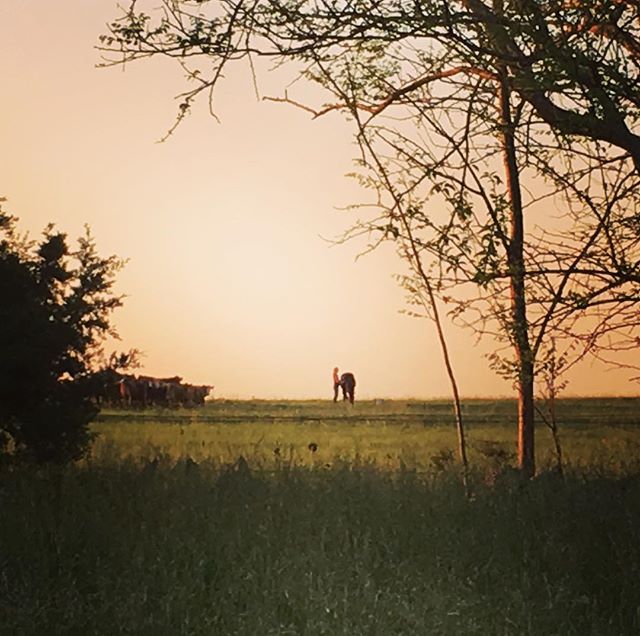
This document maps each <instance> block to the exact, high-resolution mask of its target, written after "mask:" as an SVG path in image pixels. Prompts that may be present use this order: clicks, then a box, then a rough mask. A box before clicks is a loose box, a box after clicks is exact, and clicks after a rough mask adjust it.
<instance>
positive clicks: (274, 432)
mask: <svg viewBox="0 0 640 636" xmlns="http://www.w3.org/2000/svg"><path fill="white" fill-rule="evenodd" d="M639 405H640V402H639V401H637V400H626V399H625V400H571V401H563V402H561V404H560V405H559V413H560V415H559V419H560V425H561V435H562V442H563V446H564V450H565V454H566V456H567V458H568V462H569V466H568V469H567V471H566V475H565V478H564V480H563V479H560V478H559V477H558V476H557V475H555V474H553V473H546V474H542V475H541V476H540V477H538V478H536V479H534V480H531V481H529V482H526V483H524V482H521V481H520V480H518V479H517V478H515V477H514V475H513V474H511V473H509V472H508V471H507V472H505V473H502V474H501V473H500V471H499V469H500V468H504V467H505V465H506V464H508V463H509V461H510V459H511V458H512V454H513V452H514V451H515V445H514V440H515V426H514V424H513V414H514V409H515V407H514V404H513V403H509V402H506V401H482V400H478V401H471V402H467V403H466V404H465V415H466V418H467V424H468V427H469V440H470V445H471V449H472V453H471V458H472V464H473V473H472V476H471V481H472V489H473V496H472V497H468V496H467V494H466V493H465V491H464V489H463V487H462V485H461V481H460V478H459V474H458V472H457V470H456V466H455V464H454V463H453V462H451V461H450V460H449V454H448V453H449V451H450V450H451V449H453V448H454V447H455V432H454V430H453V428H452V418H451V413H450V406H449V405H448V404H447V403H445V402H426V403H425V402H414V401H409V402H401V403H399V402H385V403H357V404H356V406H355V408H351V407H349V406H347V405H344V404H337V405H334V404H332V403H322V402H258V401H256V402H215V403H213V404H210V405H207V406H206V407H205V408H204V409H202V410H198V411H196V410H194V411H186V410H180V411H163V412H137V413H136V412H131V413H128V412H117V411H111V412H106V413H104V414H103V415H102V416H101V417H100V419H99V421H98V422H97V423H96V424H95V425H94V430H95V432H96V433H97V434H98V438H97V440H96V444H95V448H94V452H93V455H92V457H91V458H90V460H88V461H86V462H81V463H79V464H77V465H73V466H68V467H65V468H61V469H56V468H53V467H50V468H38V469H36V468H27V467H21V468H16V467H13V468H12V467H4V468H1V469H0V511H1V514H2V521H1V523H0V634H2V635H4V634H7V635H9V634H11V635H13V634H17V635H19V634H82V635H84V634H104V635H110V634H149V635H151V634H154V635H155V634H160V635H163V634H166V635H173V634H202V635H209V634H211V635H227V634H242V635H247V636H253V635H256V636H262V635H275V634H282V635H284V634H296V635H297V634H304V635H316V634H317V635H320V634H324V635H334V634H335V635H337V634H344V635H360V634H362V635H365V634H366V635H369V634H371V635H380V636H386V635H391V634H406V635H413V634H416V635H422V634H447V635H448V634H451V635H461V634H478V635H480V634H482V635H494V634H495V635H499V634H509V635H511V634H513V635H514V636H515V635H520V634H532V635H533V634H535V635H540V636H543V635H544V636H546V635H551V634H557V635H558V636H560V635H563V636H564V635H571V634H576V635H578V634H581V635H582V634H592V635H594V636H595V635H598V636H599V635H611V636H614V635H616V636H617V635H626V634H638V633H639V632H640V586H639V585H638V584H637V572H638V571H639V569H640V542H639V541H638V528H640V471H639V470H638V466H639V463H638V460H639V459H640V453H638V448H639V447H638V444H639V443H640V426H639V425H640V421H639V420H640V418H639V417H638V409H637V407H638V406H639ZM538 441H539V444H538V460H539V463H540V464H544V463H545V462H550V461H551V454H550V448H551V446H550V444H549V440H548V434H547V431H546V430H545V429H544V428H543V427H540V428H539V431H538ZM312 442H313V443H315V444H317V446H318V449H317V451H316V452H315V453H312V452H311V451H310V450H309V447H308V446H309V444H310V443H312ZM239 457H242V458H243V459H242V460H239V459H238V458H239ZM488 476H491V478H490V479H488Z"/></svg>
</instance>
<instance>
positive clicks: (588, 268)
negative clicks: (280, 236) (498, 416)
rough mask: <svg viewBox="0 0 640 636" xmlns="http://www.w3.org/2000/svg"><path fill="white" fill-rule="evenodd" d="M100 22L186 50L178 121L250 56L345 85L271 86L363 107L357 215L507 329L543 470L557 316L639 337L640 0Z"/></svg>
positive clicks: (418, 281) (369, 0) (285, 7)
mask: <svg viewBox="0 0 640 636" xmlns="http://www.w3.org/2000/svg"><path fill="white" fill-rule="evenodd" d="M102 42H103V48H104V49H105V50H107V51H111V52H114V51H115V52H118V53H119V54H120V56H121V57H119V58H118V59H116V60H114V61H113V63H123V62H128V61H132V60H136V59H141V58H145V57H150V56H157V55H164V56H168V57H170V58H175V59H177V60H178V61H179V62H180V63H181V64H182V65H183V67H184V68H185V71H186V72H187V76H188V78H189V80H190V81H191V82H192V86H193V87H192V88H190V89H189V90H188V91H187V92H185V93H184V94H183V95H182V96H181V97H182V99H181V104H180V111H179V114H178V119H177V123H179V122H180V120H181V119H182V118H183V117H184V116H185V115H186V114H187V113H188V112H189V109H190V107H191V105H192V103H193V102H194V100H195V99H196V98H197V97H198V96H199V95H201V94H203V93H204V94H207V93H208V94H209V98H210V100H211V99H212V97H211V96H212V91H213V90H214V88H215V86H216V85H217V83H218V82H219V81H221V78H222V77H223V74H224V72H225V71H226V70H227V68H228V67H229V66H230V65H231V64H232V63H234V62H236V61H238V60H244V59H249V60H250V61H251V60H253V58H255V57H266V58H271V59H273V60H275V61H276V62H277V63H278V64H282V63H283V62H290V63H292V64H293V67H294V68H295V71H296V72H297V73H298V74H299V75H300V76H302V77H303V78H305V79H307V80H310V81H312V82H315V83H316V84H319V85H320V86H321V87H322V88H323V89H324V90H325V91H326V92H327V93H328V95H329V101H328V102H327V103H326V104H323V105H321V106H316V107H313V106H310V105H309V104H306V103H301V102H300V101H299V100H295V99H294V98H292V97H291V96H290V95H289V94H288V93H287V92H285V94H284V96H279V97H275V98H273V99H275V100H276V101H283V102H288V103H290V104H294V105H296V106H299V107H302V108H305V109H306V110H309V111H310V112H312V113H313V114H314V116H320V115H323V114H325V113H328V112H332V111H342V112H345V113H347V115H348V116H349V117H350V118H351V119H352V120H353V121H354V123H355V125H356V134H357V137H358V141H359V144H360V148H361V157H360V167H361V174H360V178H361V180H362V183H363V185H365V186H367V187H369V188H371V189H372V190H373V191H374V192H375V193H376V199H375V200H374V203H375V204H376V205H377V207H378V209H379V210H380V212H381V214H380V216H379V217H377V218H375V219H368V220H366V221H364V222H362V223H360V224H357V225H356V227H355V228H354V233H357V232H361V231H364V232H368V233H373V234H375V233H377V235H378V239H375V240H374V244H375V242H376V241H381V240H394V241H396V242H397V243H398V245H399V249H400V253H401V255H403V257H404V258H405V260H407V262H408V264H409V265H410V269H411V271H412V272H413V273H414V274H415V275H416V276H415V277H414V282H415V285H414V288H415V290H416V292H417V293H418V294H423V296H424V294H425V292H426V295H427V296H429V288H431V289H432V290H433V291H434V292H435V293H436V294H437V295H438V297H439V298H440V300H441V301H443V302H445V303H446V304H448V305H450V307H451V308H452V309H451V312H452V313H453V315H454V317H456V318H457V319H459V320H462V321H464V322H466V324H468V325H470V326H471V327H473V328H475V329H477V330H478V331H480V332H481V333H484V334H490V335H492V336H494V337H496V338H498V339H500V340H503V341H504V342H505V343H508V345H509V346H510V348H511V352H512V353H511V354H510V355H508V356H507V357H505V356H504V355H500V354H496V355H495V356H494V359H493V362H494V365H495V367H496V368H497V369H499V370H500V371H501V372H503V373H505V374H507V375H509V376H510V377H513V378H514V380H515V383H516V386H517V391H518V398H519V399H518V404H519V409H518V410H519V414H518V457H519V464H520V467H521V468H522V469H523V470H524V472H525V473H526V474H533V472H534V471H535V453H534V378H535V373H536V366H535V365H536V359H537V357H538V356H539V355H540V354H541V352H542V350H543V349H544V347H545V346H546V342H548V338H549V336H550V335H554V337H555V338H556V342H559V340H560V338H561V337H564V338H565V339H567V340H572V339H573V340H575V339H578V340H579V342H581V343H582V344H583V345H584V346H583V347H582V351H581V353H580V354H579V355H585V353H586V352H589V351H590V352H595V351H599V350H606V349H610V350H611V349H616V348H618V347H619V346H624V345H621V344H620V343H621V342H625V339H626V342H627V343H628V342H630V340H628V339H629V338H633V333H634V328H635V322H634V320H632V316H633V315H634V313H635V303H636V302H637V300H638V298H639V297H640V289H639V283H640V270H639V269H638V260H639V259H638V256H639V254H638V223H637V209H638V208H637V204H638V201H637V193H638V176H639V173H640V137H638V135H636V134H635V133H634V132H633V129H634V127H635V126H637V124H638V117H639V115H640V111H639V106H640V88H639V87H640V84H639V83H638V79H639V78H638V74H639V71H640V56H639V51H640V44H639V43H640V5H639V4H638V3H637V2H631V3H622V2H618V1H616V0H591V1H589V0H587V1H585V2H579V3H577V2H571V1H570V0H567V1H564V0H547V1H544V2H543V1H534V0H514V1H503V0H494V2H493V3H491V4H486V3H485V2H482V1H481V0H454V1H453V2H449V1H447V2H445V1H443V0H422V1H421V2H417V3H416V2H403V1H402V0H401V1H400V2H397V1H396V0H382V1H380V0H375V1H373V0H355V1H346V2H341V1H339V0H321V1H312V0H294V1H293V2H291V1H289V0H268V1H267V0H264V1H263V0H256V1H254V2H252V3H249V4H245V3H244V2H242V0H239V1H236V0H223V1H222V2H217V3H211V2H209V1H208V0H198V1H195V0H194V1H189V0H164V1H163V2H161V3H160V11H159V12H158V13H157V18H152V16H151V14H150V13H146V12H145V11H144V10H143V9H141V3H140V2H132V3H131V4H130V6H129V9H128V10H126V11H125V12H124V13H123V15H122V17H121V18H120V19H119V20H117V21H115V22H114V23H112V24H111V25H110V33H109V34H108V35H106V36H103V38H102ZM619 151H622V152H619ZM616 152H617V154H616ZM523 180H525V181H526V186H527V187H525V186H523V182H524V181H523ZM532 184H533V185H532ZM551 201H553V204H554V206H558V207H560V206H562V211H561V220H560V221H555V224H554V223H551V224H547V225H546V227H544V226H541V227H540V228H538V229H536V228H535V227H534V226H533V224H532V223H531V222H530V221H528V219H529V218H531V217H532V216H533V215H536V217H537V218H542V215H541V214H539V212H538V211H539V210H540V209H541V208H544V205H545V204H546V202H551ZM434 203H438V205H434ZM543 211H544V210H543ZM547 216H548V215H547ZM474 312H475V318H473V317H472V316H473V315H474ZM470 316H471V317H470ZM580 327H581V328H582V331H580V329H579V328H580ZM616 338H617V339H616ZM569 348H570V346H569V345H568V347H567V349H569ZM573 350H576V351H578V350H579V349H578V348H576V347H574V349H573Z"/></svg>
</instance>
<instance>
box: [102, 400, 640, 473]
mask: <svg viewBox="0 0 640 636" xmlns="http://www.w3.org/2000/svg"><path fill="white" fill-rule="evenodd" d="M557 410H558V420H559V422H560V428H561V432H560V435H561V440H562V445H563V451H564V454H565V457H566V461H567V462H568V463H569V464H570V465H573V466H580V465H584V464H592V463H593V462H596V463H598V464H600V465H603V464H605V463H607V462H608V461H609V460H610V459H614V463H615V462H617V461H618V459H619V458H631V457H633V456H634V455H636V454H638V455H640V453H636V451H637V450H638V449H640V446H639V445H640V399H630V398H617V399H614V398H612V399H589V400H587V399H575V400H561V401H559V403H558V409H557ZM463 413H464V418H465V427H466V429H467V437H468V444H469V449H470V453H469V454H470V460H471V462H472V463H473V464H474V465H477V466H480V467H482V466H486V465H487V464H491V463H495V462H496V461H501V462H506V463H508V462H509V461H512V460H513V459H514V458H515V453H516V433H515V430H516V429H515V420H516V404H515V402H513V401H509V400H469V401H466V402H465V403H464V408H463ZM93 430H94V432H96V433H97V434H98V439H97V441H96V444H95V446H94V458H95V459H96V460H97V461H105V460H106V459H107V458H113V457H116V458H118V459H121V458H124V457H128V458H132V459H135V460H138V461H141V462H145V461H151V460H153V459H155V458H164V459H168V460H169V459H171V458H173V459H174V460H175V459H178V458H180V457H183V458H186V457H190V458H191V459H192V460H194V461H196V462H201V461H205V460H208V461H210V462H212V463H214V464H216V465H218V466H224V465H226V464H229V463H232V462H234V461H236V460H237V458H238V457H239V456H241V455H242V456H243V457H244V458H245V459H247V461H249V463H250V465H251V467H252V468H254V469H262V470H271V469H277V468H279V467H281V466H282V465H283V464H285V463H286V464H287V465H288V466H306V467H314V466H315V467H320V466H325V467H327V465H328V466H329V467H333V466H336V465H339V466H344V465H347V466H353V465H354V464H361V465H375V466H376V467H377V468H379V469H387V470H397V469H399V468H401V467H404V468H409V469H412V470H416V471H419V472H424V471H429V470H431V469H432V468H433V467H434V466H433V465H434V461H435V463H436V464H437V465H438V466H440V465H441V464H442V461H443V459H445V456H446V454H447V452H450V451H455V449H456V445H457V441H456V439H457V438H456V432H455V427H454V419H453V412H452V408H451V404H450V403H449V402H447V401H429V402H424V401H422V402H420V401H402V402H399V401H384V402H380V401H378V402H358V403H356V405H355V407H352V406H351V405H350V404H348V403H342V402H339V403H337V404H334V403H332V402H330V401H326V402H322V401H301V402H286V401H282V402H270V401H239V402H236V401H216V402H212V403H209V404H208V405H207V406H205V407H204V408H202V409H194V410H185V409H180V410H158V411H143V412H140V411H138V412H135V411H133V412H131V411H109V412H105V413H103V414H102V415H101V416H100V418H99V419H98V422H97V423H96V424H95V425H94V427H93ZM310 444H315V446H316V447H317V450H316V451H315V452H310V450H309V445H310ZM537 447H538V448H537V456H538V463H539V464H540V466H541V467H542V468H543V469H544V468H545V467H548V466H549V465H550V464H552V463H553V462H554V461H555V459H554V454H553V450H552V448H553V444H552V440H551V435H550V433H549V431H548V429H547V428H546V427H545V426H544V425H543V424H540V425H539V426H538V436H537Z"/></svg>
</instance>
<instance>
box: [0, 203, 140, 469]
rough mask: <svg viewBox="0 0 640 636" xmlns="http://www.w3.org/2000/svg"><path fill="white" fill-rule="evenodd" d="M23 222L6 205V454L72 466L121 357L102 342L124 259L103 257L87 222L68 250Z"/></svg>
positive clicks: (1, 297)
mask: <svg viewBox="0 0 640 636" xmlns="http://www.w3.org/2000/svg"><path fill="white" fill-rule="evenodd" d="M16 226H17V219H16V218H15V217H12V216H9V215H8V214H5V213H4V212H3V211H2V209H1V207H0V325H2V328H1V329H0V352H1V355H0V441H1V445H0V453H11V455H12V456H13V457H20V458H23V457H26V458H30V459H32V460H35V461H38V462H65V461H69V460H73V459H77V458H80V457H82V456H83V455H84V454H85V453H86V452H87V450H88V449H89V445H90V442H91V437H92V436H91V433H90V431H89V428H88V425H89V423H90V422H91V420H92V419H93V418H94V417H95V415H96V414H97V412H98V407H97V406H96V402H95V400H94V396H95V389H96V386H97V384H98V383H99V378H100V376H101V374H103V373H105V371H106V370H107V369H108V368H109V367H110V366H113V364H114V363H115V362H116V361H117V360H116V359H117V357H112V359H111V362H109V361H106V360H105V354H104V350H103V344H104V342H105V339H106V338H107V337H108V336H115V337H117V334H116V332H115V330H114V328H113V326H112V324H111V322H110V318H111V313H112V312H113V310H114V309H116V308H117V307H120V306H121V305H122V297H121V296H117V295H114V293H113V289H112V288H113V283H114V277H115V274H116V273H117V271H118V270H119V269H120V268H121V267H122V265H123V261H122V260H121V259H119V258H117V257H114V256H111V257H108V258H102V257H100V256H99V255H98V253H97V251H96V247H95V243H94V240H93V238H92V236H91V234H90V232H89V229H88V228H87V230H86V232H85V235H84V236H82V237H81V238H80V239H79V240H78V246H77V249H76V250H75V251H70V249H69V245H68V242H67V237H66V235H64V234H62V233H60V232H58V231H56V230H55V228H54V227H53V226H52V225H50V226H48V227H47V228H46V229H45V231H44V234H43V237H42V238H41V239H40V240H39V241H34V240H30V239H29V238H28V237H26V236H23V235H20V234H19V233H18V231H17V227H16ZM127 359H128V358H127Z"/></svg>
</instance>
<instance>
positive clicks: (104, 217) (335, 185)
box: [0, 0, 637, 398]
mask: <svg viewBox="0 0 640 636" xmlns="http://www.w3.org/2000/svg"><path fill="white" fill-rule="evenodd" d="M115 15H116V4H115V2H112V0H65V2H49V1H48V0H5V1H4V2H2V3H1V4H0V81H1V86H2V102H1V103H0V113H1V114H0V144H1V145H0V147H1V148H2V152H1V153H0V196H5V197H7V198H8V199H9V202H8V204H7V206H6V209H7V211H9V212H11V213H13V214H15V215H17V216H18V217H20V220H21V227H23V228H24V229H28V230H30V231H31V232H32V233H37V232H39V231H40V230H41V229H42V228H43V227H44V225H46V224H47V223H48V222H50V221H52V222H55V223H56V225H57V226H58V227H59V228H60V229H61V230H63V231H66V232H68V233H69V234H70V235H71V236H72V237H76V236H78V235H79V234H80V233H81V232H82V227H83V224H84V223H88V224H89V225H90V226H91V228H92V231H93V233H94V235H95V237H96V241H97V244H98V248H99V250H100V252H101V253H102V254H103V255H107V254H117V255H119V256H122V257H125V258H128V259H129V262H128V264H127V266H126V269H125V270H124V271H123V272H122V273H121V274H120V276H119V279H118V281H119V282H118V289H119V291H121V292H122V293H125V294H127V296H128V298H127V300H126V302H125V306H124V308H123V309H121V310H119V312H118V313H117V314H115V323H116V325H117V327H118V329H119V331H120V334H121V336H122V342H121V343H120V346H121V348H130V347H137V348H139V349H142V350H143V351H144V352H145V354H146V355H145V357H144V359H143V362H144V370H143V371H144V372H145V373H147V374H152V375H157V376H168V375H176V374H178V375H181V376H183V377H184V378H185V380H187V381H191V382H195V383H208V384H213V385H215V387H216V388H215V395H216V396H218V397H251V396H256V397H276V398H288V397H291V398H304V397H321V396H327V397H330V396H331V395H332V387H331V370H332V368H333V367H334V366H336V365H337V366H339V367H340V368H341V369H342V370H345V371H346V370H351V371H353V372H354V373H355V374H356V376H357V379H358V387H357V393H358V394H359V395H360V396H361V397H398V396H415V397H436V396H445V395H448V384H447V380H446V376H445V373H444V370H443V367H442V363H441V356H440V352H439V349H438V346H437V342H436V338H435V334H434V331H433V327H432V325H431V324H430V323H428V322H426V321H421V320H417V319H415V318H409V317H406V316H404V315H401V314H399V313H398V310H400V309H402V307H403V302H404V293H403V292H402V290H400V289H399V288H398V286H397V284H396V282H395V280H394V279H393V276H392V275H393V274H395V273H399V272H402V271H403V267H402V264H401V263H400V262H399V260H398V259H397V257H396V256H395V254H394V253H393V250H392V249H386V250H383V251H380V252H376V253H374V254H371V255H368V256H366V257H363V258H361V259H359V260H357V261H356V259H355V257H356V255H357V254H358V252H359V251H360V250H361V249H362V244H359V245H358V244H355V243H353V244H347V245H342V246H331V245H330V244H329V243H328V242H327V241H326V240H323V238H322V237H325V238H332V237H335V236H338V235H340V233H341V232H343V231H344V230H345V229H346V228H348V227H349V225H350V224H351V223H352V222H353V221H354V220H355V216H354V214H353V213H350V212H345V211H340V210H339V209H338V208H340V207H342V206H345V205H348V204H350V203H356V202H359V201H361V200H362V199H363V195H362V193H361V192H360V191H359V190H358V187H357V185H356V184H355V183H354V182H353V181H352V180H350V179H348V178H347V177H345V174H346V173H347V172H349V171H350V170H351V169H352V164H351V158H352V156H353V155H354V147H353V145H352V140H351V135H350V129H349V127H348V125H347V124H346V123H344V122H343V121H342V119H341V118H340V116H339V115H333V116H329V117H327V118H325V119H321V120H315V121H312V120H311V119H310V117H309V115H308V114H305V113H303V112H302V111H298V110H296V109H292V108H290V107H287V106H285V105H281V104H273V103H267V102H258V101H257V99H256V97H255V95H254V91H253V86H252V83H251V79H250V76H249V74H248V72H247V73H244V74H243V73H239V74H238V75H236V76H233V77H231V78H229V79H228V80H227V81H226V82H225V84H224V85H223V87H222V90H221V91H219V93H218V95H217V102H216V107H217V112H218V114H219V115H220V118H221V123H216V122H215V121H214V120H213V119H212V118H210V117H209V116H208V115H207V113H206V109H205V108H204V105H202V107H201V108H199V109H196V112H195V113H194V114H193V115H192V116H191V117H190V118H189V119H188V120H187V121H186V122H185V123H184V124H183V125H182V126H181V127H180V128H179V129H178V130H177V132H176V133H175V134H174V135H173V136H172V137H171V139H170V140H169V141H168V142H166V143H163V144H158V143H155V142H156V141H157V140H158V139H159V138H160V137H161V136H162V135H163V134H164V133H165V132H166V130H167V129H168V127H169V126H170V125H171V124H172V122H173V118H174V116H175V113H176V106H177V102H176V101H175V100H174V99H173V96H174V95H175V94H177V93H178V92H180V90H181V89H182V88H183V86H184V84H183V82H182V79H181V75H180V72H179V70H178V69H177V68H176V67H174V66H173V65H172V64H171V63H169V62H168V61H167V62H164V61H153V62H146V63H141V64H137V65H130V66H128V67H127V68H126V70H125V71H123V70H122V69H121V68H112V69H96V68H95V65H96V63H97V62H99V55H98V53H97V52H96V51H95V49H94V46H95V45H96V44H97V38H98V35H99V34H100V33H103V32H105V28H104V25H105V23H106V22H107V21H108V20H110V19H112V18H113V17H114V16H115ZM261 81H262V82H263V84H262V85H261V88H262V89H263V92H269V89H270V88H271V85H272V84H271V83H272V82H273V80H272V79H270V78H269V77H264V76H263V77H262V78H261ZM274 91H276V88H275V85H274ZM447 331H448V334H449V339H450V342H451V346H452V358H453V363H454V366H455V368H456V371H457V375H458V379H459V383H460V388H461V391H462V393H463V395H465V396H483V395H505V394H509V393H510V387H509V385H508V384H507V383H506V382H504V381H503V380H501V379H500V378H497V377H496V376H495V375H493V374H492V372H491V371H489V370H488V367H487V363H486V360H485V358H484V357H483V351H485V350H486V348H487V347H488V346H489V345H488V343H487V345H486V346H485V347H484V348H483V347H482V346H476V345H475V342H474V340H473V339H472V338H471V337H470V336H469V335H467V334H465V333H463V332H461V331H460V330H457V329H454V328H452V327H451V326H448V327H447ZM627 377H628V374H625V373H622V372H606V371H603V370H602V369H600V368H599V367H597V366H593V367H592V366H589V365H586V366H583V368H582V370H581V371H580V372H578V373H576V374H574V376H573V379H572V382H571V385H570V387H569V392H570V393H573V394H594V395H595V394H614V395H618V394H620V395H621V394H635V392H636V386H637V385H635V384H633V383H630V382H629V381H628V380H627Z"/></svg>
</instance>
